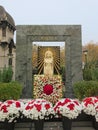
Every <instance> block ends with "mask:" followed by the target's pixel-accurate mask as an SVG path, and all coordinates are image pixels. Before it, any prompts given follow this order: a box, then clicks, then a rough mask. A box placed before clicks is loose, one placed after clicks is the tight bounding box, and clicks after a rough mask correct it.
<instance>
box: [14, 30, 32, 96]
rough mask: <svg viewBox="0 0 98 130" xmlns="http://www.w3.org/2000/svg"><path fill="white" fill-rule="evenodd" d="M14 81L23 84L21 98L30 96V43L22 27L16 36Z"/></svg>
mask: <svg viewBox="0 0 98 130" xmlns="http://www.w3.org/2000/svg"><path fill="white" fill-rule="evenodd" d="M15 78H16V81H19V82H20V83H21V84H22V86H23V91H22V95H21V98H31V97H32V43H31V41H30V39H29V37H27V36H26V35H25V32H24V31H23V30H22V29H19V28H18V30H17V36H16V75H15Z"/></svg>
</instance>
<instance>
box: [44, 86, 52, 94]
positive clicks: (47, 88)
mask: <svg viewBox="0 0 98 130" xmlns="http://www.w3.org/2000/svg"><path fill="white" fill-rule="evenodd" d="M43 91H44V93H45V94H46V95H50V94H51V93H53V86H52V85H51V84H46V85H45V86H44V87H43Z"/></svg>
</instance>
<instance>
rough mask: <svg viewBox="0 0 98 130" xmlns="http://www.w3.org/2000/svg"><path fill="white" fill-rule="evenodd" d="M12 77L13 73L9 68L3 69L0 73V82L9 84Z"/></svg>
mask: <svg viewBox="0 0 98 130" xmlns="http://www.w3.org/2000/svg"><path fill="white" fill-rule="evenodd" d="M12 76H13V71H12V68H11V67H8V68H6V67H4V68H3V70H2V71H0V82H4V83H8V82H11V80H12Z"/></svg>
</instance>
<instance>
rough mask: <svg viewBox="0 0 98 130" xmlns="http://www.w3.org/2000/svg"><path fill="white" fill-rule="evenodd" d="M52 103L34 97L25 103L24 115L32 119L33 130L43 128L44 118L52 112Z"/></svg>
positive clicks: (41, 129)
mask: <svg viewBox="0 0 98 130" xmlns="http://www.w3.org/2000/svg"><path fill="white" fill-rule="evenodd" d="M52 108H53V107H52V104H51V103H50V102H48V101H46V100H44V99H34V100H31V101H30V102H28V103H27V104H26V105H25V108H24V110H23V115H24V117H26V118H28V119H31V120H33V121H34V125H35V130H39V129H40V130H43V125H44V119H45V117H49V115H51V114H53V109H52Z"/></svg>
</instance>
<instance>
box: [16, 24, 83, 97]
mask: <svg viewBox="0 0 98 130" xmlns="http://www.w3.org/2000/svg"><path fill="white" fill-rule="evenodd" d="M16 29H17V33H16V80H17V81H19V82H20V83H22V85H23V92H22V98H31V97H32V85H33V81H32V42H53V41H54V42H65V44H66V54H65V55H66V75H65V76H66V83H65V85H66V93H65V96H66V97H70V98H73V97H74V93H73V84H74V83H75V82H77V81H80V80H82V44H81V26H80V25H18V26H17V27H16Z"/></svg>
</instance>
